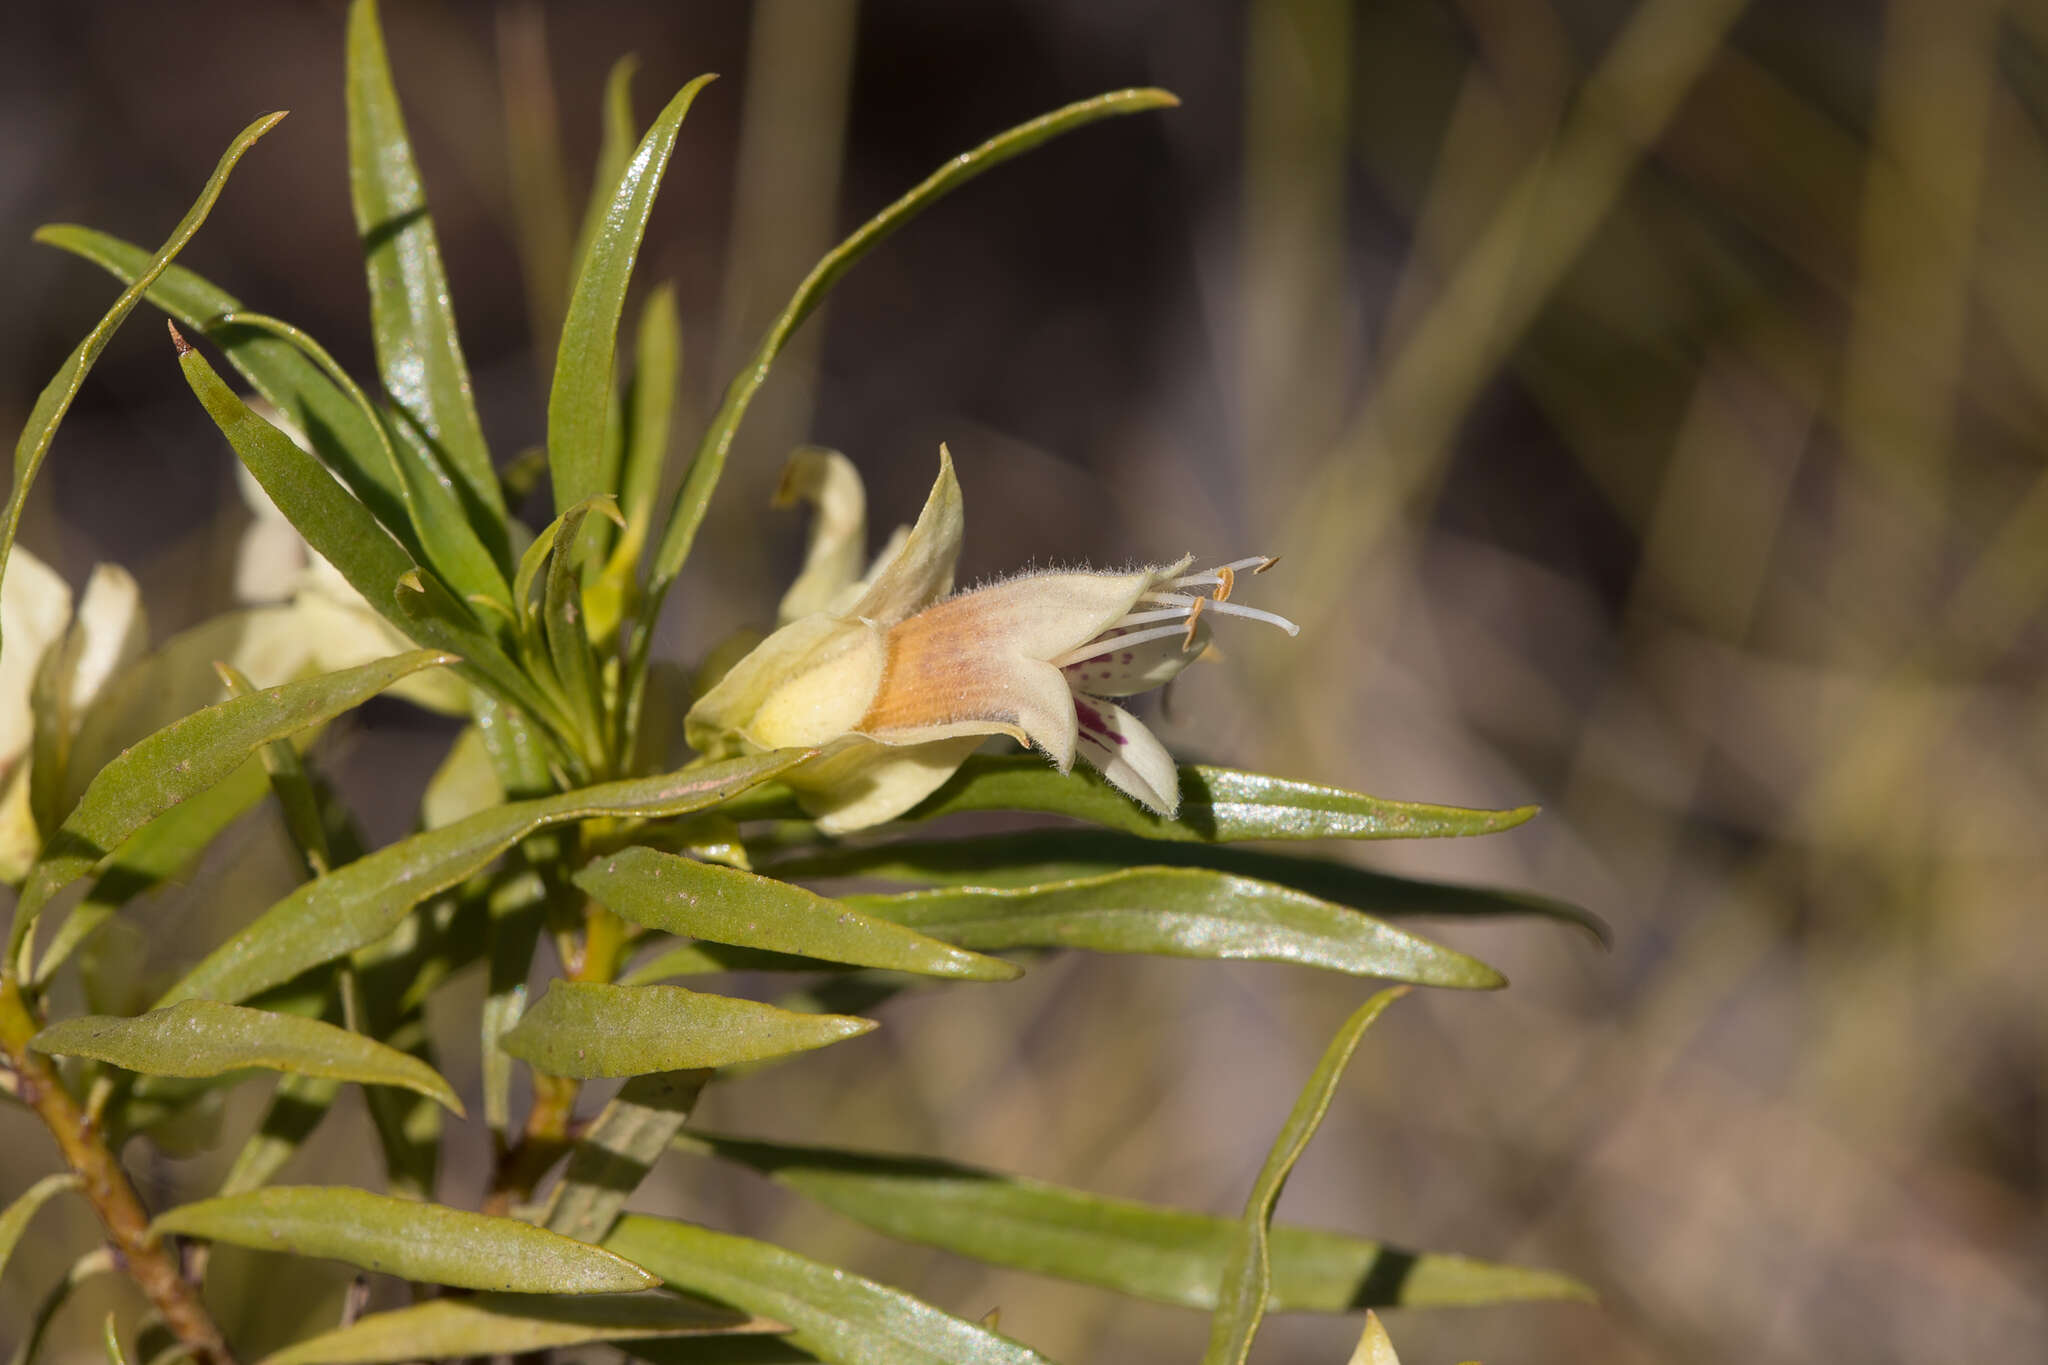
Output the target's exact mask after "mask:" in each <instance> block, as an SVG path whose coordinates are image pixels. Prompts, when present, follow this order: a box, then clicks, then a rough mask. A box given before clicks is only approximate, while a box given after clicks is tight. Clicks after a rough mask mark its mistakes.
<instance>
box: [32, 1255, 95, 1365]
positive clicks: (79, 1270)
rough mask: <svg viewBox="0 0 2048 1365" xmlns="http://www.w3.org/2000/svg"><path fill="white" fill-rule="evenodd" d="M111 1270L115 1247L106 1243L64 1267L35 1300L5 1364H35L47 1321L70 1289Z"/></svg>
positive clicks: (58, 1307) (68, 1298)
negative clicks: (46, 1290)
mask: <svg viewBox="0 0 2048 1365" xmlns="http://www.w3.org/2000/svg"><path fill="white" fill-rule="evenodd" d="M113 1273H114V1250H113V1248H112V1247H108V1246H97V1247H94V1248H93V1249H92V1250H91V1251H88V1252H86V1253H85V1254H84V1255H83V1256H80V1257H79V1258H78V1259H77V1260H75V1261H73V1262H72V1263H71V1265H70V1266H69V1267H68V1268H67V1269H66V1270H65V1272H64V1277H63V1278H62V1279H60V1280H58V1281H57V1283H55V1284H53V1285H51V1286H50V1289H49V1292H48V1293H46V1294H44V1295H43V1297H42V1299H41V1301H40V1302H38V1303H37V1304H36V1311H35V1316H34V1317H32V1318H31V1319H30V1320H29V1325H28V1330H27V1331H26V1332H24V1333H22V1335H21V1339H20V1340H19V1341H17V1342H16V1343H15V1345H14V1354H13V1355H11V1356H9V1357H8V1358H7V1360H8V1365H34V1361H35V1358H36V1357H37V1356H38V1355H39V1354H41V1352H42V1348H43V1338H44V1336H45V1335H47V1334H48V1332H49V1330H50V1324H51V1323H52V1322H54V1321H55V1320H56V1318H57V1314H58V1312H59V1311H60V1310H61V1309H62V1308H63V1307H64V1305H65V1304H66V1303H68V1302H69V1301H70V1299H71V1295H72V1293H73V1291H75V1290H76V1289H77V1288H78V1286H79V1285H81V1284H83V1283H84V1282H85V1281H87V1280H89V1279H91V1278H92V1277H93V1276H95V1275H111V1274H113Z"/></svg>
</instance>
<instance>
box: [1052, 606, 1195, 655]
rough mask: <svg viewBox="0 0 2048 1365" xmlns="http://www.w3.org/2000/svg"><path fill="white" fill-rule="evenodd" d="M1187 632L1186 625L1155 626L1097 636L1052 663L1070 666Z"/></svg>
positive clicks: (1180, 614) (1180, 613)
mask: <svg viewBox="0 0 2048 1365" xmlns="http://www.w3.org/2000/svg"><path fill="white" fill-rule="evenodd" d="M1174 614H1175V615H1176V616H1185V615H1186V613H1184V612H1175V613H1174ZM1186 633H1187V628H1186V627H1184V626H1154V627H1152V629H1150V630H1134V631H1132V632H1131V633H1130V634H1129V635H1111V636H1107V637H1104V636H1097V637H1096V638H1095V639H1093V640H1090V641H1089V642H1088V643H1087V644H1085V645H1082V646H1081V647H1080V648H1079V649H1070V650H1068V651H1067V652H1066V653H1065V654H1062V655H1060V657H1059V658H1057V659H1054V660H1053V661H1052V664H1053V667H1054V668H1068V667H1071V666H1072V665H1074V664H1077V663H1080V662H1081V661H1082V660H1084V659H1096V658H1100V657H1101V656H1102V655H1104V654H1114V653H1116V652H1117V651H1118V650H1120V649H1130V648H1132V647H1134V646H1136V645H1148V644H1151V643H1152V642H1153V641H1154V640H1164V639H1166V638H1167V637H1169V636H1173V635H1184V634H1186Z"/></svg>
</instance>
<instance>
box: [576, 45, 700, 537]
mask: <svg viewBox="0 0 2048 1365" xmlns="http://www.w3.org/2000/svg"><path fill="white" fill-rule="evenodd" d="M711 80H712V77H710V76H699V77H698V78H697V79H696V80H694V81H691V82H690V83H689V84H688V85H686V86H684V87H683V88H682V89H681V90H680V91H679V92H677V94H676V97H675V98H674V99H672V100H670V101H669V104H668V107H667V108H666V109H664V110H662V112H661V116H660V117H659V118H657V119H655V121H654V125H653V126H652V127H651V128H649V129H648V130H647V135H646V136H645V137H643V138H641V139H640V146H639V148H638V149H637V150H636V151H635V152H634V153H633V158H632V160H631V161H629V162H627V163H626V168H625V170H624V172H623V173H622V174H621V175H620V176H619V179H618V181H617V188H616V189H615V190H614V191H613V194H612V200H611V203H610V204H609V205H608V206H607V207H606V209H605V212H604V218H603V220H602V221H601V222H600V223H599V224H598V225H597V228H596V230H595V231H594V232H592V234H591V236H590V238H589V240H588V242H587V243H585V245H584V250H583V255H582V259H581V266H580V269H579V271H578V273H577V277H576V288H575V292H574V293H572V294H571V295H570V297H569V312H568V315H567V316H566V317H565V318H564V319H563V320H562V340H561V345H560V346H559V347H558V348H557V350H556V352H555V379H554V385H553V387H552V388H551V389H550V390H549V393H548V468H549V470H550V471H551V472H552V473H553V475H554V482H555V508H556V510H557V511H558V512H560V511H567V510H568V509H569V508H570V507H573V506H574V505H575V504H577V503H579V502H582V501H583V500H584V499H585V498H589V497H594V496H596V495H597V494H600V493H609V492H611V491H612V490H611V489H608V488H605V487H602V486H601V484H600V482H599V476H598V471H599V465H600V463H601V460H602V451H603V448H604V437H605V423H606V419H607V416H608V413H609V410H610V407H611V404H612V394H613V388H612V367H613V363H614V360H615V358H616V356H617V352H618V333H619V318H620V317H621V315H622V314H623V313H624V312H625V307H626V286H627V285H628V284H629V283H630V282H631V279H632V275H633V263H634V261H635V260H636V259H638V257H639V255H640V242H641V238H642V237H643V236H644V234H645V233H646V231H647V218H648V215H649V214H650V213H652V212H653V210H654V195H655V191H656V190H658V189H659V188H660V187H661V177H662V173H663V172H664V171H666V170H667V169H668V161H669V156H670V154H671V153H672V152H673V151H674V150H675V144H676V136H677V134H678V133H679V132H681V130H682V125H683V118H684V116H685V115H686V114H688V113H689V111H690V105H691V103H692V101H694V100H695V99H696V98H697V92H698V91H699V90H702V89H703V88H704V86H705V85H706V84H707V83H709V82H710V81H711Z"/></svg>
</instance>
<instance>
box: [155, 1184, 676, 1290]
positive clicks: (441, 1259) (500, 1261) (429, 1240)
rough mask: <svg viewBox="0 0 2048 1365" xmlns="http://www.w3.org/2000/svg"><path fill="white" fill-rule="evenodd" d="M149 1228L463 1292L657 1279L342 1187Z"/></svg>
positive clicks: (311, 1188)
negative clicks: (342, 1264)
mask: <svg viewBox="0 0 2048 1365" xmlns="http://www.w3.org/2000/svg"><path fill="white" fill-rule="evenodd" d="M150 1231H151V1233H153V1234H155V1235H158V1236H161V1235H162V1234H164V1233H167V1232H175V1233H178V1234H180V1235H182V1236H186V1237H204V1238H208V1239H210V1240H212V1241H216V1242H228V1243H231V1244H232V1245H235V1246H243V1247H249V1248H250V1249H252V1250H255V1251H282V1252H288V1253H290V1254H291V1255H294V1256H321V1257H326V1258H328V1259H330V1260H336V1261H346V1262H347V1263H348V1264H350V1265H355V1266H361V1267H362V1268H363V1269H365V1270H375V1271H378V1272H380V1273H382V1274H386V1275H396V1276H399V1277H400V1278H402V1279H407V1280H422V1281H425V1282H426V1283H428V1284H445V1285H451V1286H453V1287H455V1288H457V1289H494V1290H499V1291H502V1292H505V1293H512V1294H622V1293H629V1292H631V1291H633V1290H636V1289H651V1288H653V1287H654V1285H655V1284H656V1283H658V1281H657V1280H656V1279H655V1278H654V1277H653V1276H652V1275H649V1274H647V1273H646V1272H645V1271H642V1270H641V1269H640V1268H639V1267H638V1266H636V1265H634V1264H633V1263H632V1262H630V1261H627V1260H625V1259H622V1258H621V1257H620V1256H618V1255H617V1254H615V1253H613V1252H609V1251H606V1250H604V1249H602V1248H600V1247H594V1246H590V1245H588V1244H587V1243H584V1242H575V1241H571V1240H570V1239H569V1238H567V1237H563V1236H561V1235H560V1234H559V1233H553V1232H549V1231H547V1230H546V1229H545V1228H537V1227H534V1226H533V1225H532V1224H530V1223H522V1222H520V1221H519V1220H518V1219H516V1218H497V1217H493V1216H491V1215H490V1214H483V1213H467V1212H464V1211H463V1210H460V1209H451V1208H446V1207H444V1206H442V1205H439V1204H423V1203H419V1202H417V1201H415V1200H410V1199H394V1198H392V1197H391V1196H390V1195H383V1194H371V1193H370V1192H369V1191H368V1190H356V1189H349V1188H347V1187H344V1186H338V1185H278V1186H273V1187H271V1188H268V1189H261V1190H251V1191H250V1192H248V1193H247V1194H237V1195H229V1196H227V1197H225V1198H219V1199H202V1200H199V1201H198V1202H197V1203H192V1204H184V1205H180V1206H179V1207H177V1208H174V1209H172V1210H170V1211H169V1212H167V1213H164V1214H161V1215H159V1216H158V1218H157V1220H156V1221H155V1222H154V1223H152V1224H150Z"/></svg>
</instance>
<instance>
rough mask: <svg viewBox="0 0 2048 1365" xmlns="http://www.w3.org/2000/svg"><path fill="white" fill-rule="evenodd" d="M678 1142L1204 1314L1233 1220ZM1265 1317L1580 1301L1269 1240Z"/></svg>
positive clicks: (880, 1217) (933, 1170)
mask: <svg viewBox="0 0 2048 1365" xmlns="http://www.w3.org/2000/svg"><path fill="white" fill-rule="evenodd" d="M677 1145H678V1146H679V1147H681V1148H683V1149H684V1150H686V1151H700V1152H704V1153H706V1154H708V1155H711V1156H716V1157H719V1158H721V1159H724V1160H727V1161H737V1162H739V1163H741V1164H743V1165H746V1166H750V1167H752V1168H753V1169H754V1170H757V1171H759V1172H761V1173H762V1174H764V1175H767V1176H770V1177H772V1178H773V1179H774V1180H775V1181H776V1182H777V1183H778V1184H781V1185H785V1186H787V1187H788V1188H790V1189H792V1190H795V1191H796V1192H797V1193H799V1194H801V1195H803V1196H805V1197H806V1198H808V1199H814V1200H816V1201H817V1202H819V1203H820V1204H823V1205H824V1206H825V1207H827V1208H829V1209H831V1210H833V1211H834V1212H836V1213H840V1214H843V1215H845V1216H846V1217H848V1218H851V1219H853V1220H855V1221H856V1222H859V1223H863V1224H866V1225H867V1226H868V1227H871V1228H873V1229H875V1230H876V1231H877V1232H881V1233H885V1234H887V1235H888V1236H891V1237H897V1238H901V1239H902V1240H904V1241H906V1242H916V1243H919V1244H920V1245H923V1246H933V1247H939V1248H942V1249H943V1250H946V1251H950V1252H954V1253H956V1254H958V1255H961V1256H967V1257H971V1258H972V1259H974V1260H977V1261H983V1262H986V1263H988V1264H990V1265H999V1266H1007V1267H1009V1268H1011V1269H1014V1270H1028V1271H1031V1272H1033V1273H1034V1274H1039V1275H1053V1276H1057V1277H1059V1278H1060V1279H1065V1280H1074V1281H1077V1282H1079V1283H1082V1284H1092V1285H1096V1286H1098V1287H1100V1288H1103V1289H1109V1290H1113V1291H1115V1292H1116V1293H1119V1294H1129V1295H1131V1296H1133V1297H1135V1298H1141V1299H1152V1300H1155V1301H1157V1302H1160V1303H1171V1304H1178V1305H1180V1306H1181V1307H1184V1308H1199V1309H1202V1310H1204V1311H1207V1310H1209V1309H1213V1308H1214V1307H1215V1306H1216V1286H1217V1284H1218V1282H1219V1281H1220V1279H1221V1278H1222V1274H1223V1262H1224V1259H1225V1257H1226V1256H1227V1254H1228V1252H1229V1249H1230V1246H1231V1243H1232V1241H1233V1240H1234V1239H1235V1237H1236V1236H1237V1233H1238V1228H1239V1222H1238V1220H1236V1219H1231V1218H1217V1217H1214V1216H1212V1215H1209V1214H1201V1213H1189V1212H1185V1211H1183V1210H1180V1209H1169V1208H1161V1207H1159V1206H1157V1205H1153V1204H1141V1203H1138V1202H1136V1201H1133V1200H1129V1199H1112V1198H1109V1197H1107V1196H1104V1195H1095V1194H1088V1193H1086V1192H1084V1191H1081V1190H1075V1189H1069V1188H1066V1187H1064V1186H1060V1185H1051V1184H1047V1183H1046V1182H1044V1181H1039V1180H1031V1179H1027V1178H1025V1177H1023V1176H1013V1175H1004V1174H1002V1173H1000V1172H997V1171H988V1170H982V1169H979V1168H977V1167H973V1166H961V1165H956V1164H954V1163H952V1162H949V1161H938V1160H934V1159H930V1158H925V1157H898V1156H882V1155H878V1154H875V1153H869V1152H848V1151H838V1150H835V1149H832V1148H828V1147H798V1146H790V1145H787V1144H783V1143H772V1142H750V1141H745V1140H742V1139H737V1138H725V1137H716V1136H710V1135H705V1134H698V1133H692V1134H690V1135H688V1136H686V1137H684V1138H682V1139H681V1140H680V1141H679V1142H678V1143H677ZM1271 1252H1272V1259H1271V1265H1272V1286H1271V1289H1270V1291H1269V1294H1268V1307H1269V1308H1271V1309H1272V1310H1273V1311H1275V1312H1287V1311H1301V1312H1314V1313H1343V1312H1350V1311H1353V1310H1356V1309H1359V1308H1368V1307H1384V1308H1395V1307H1401V1308H1440V1307H1453V1306H1471V1305H1478V1304H1487V1303H1506V1302H1513V1301H1518V1300H1526V1299H1587V1298H1590V1297H1592V1296H1591V1294H1590V1293H1589V1292H1588V1291H1587V1289H1586V1288H1585V1286H1583V1285H1581V1284H1580V1283H1579V1282H1578V1281H1576V1280H1574V1279H1572V1278H1570V1277H1569V1276H1566V1275H1559V1274H1556V1273H1555V1272H1552V1271H1547V1270H1526V1269H1523V1268H1521V1267H1518V1266H1508V1265H1499V1264H1496V1263H1493V1262H1489V1261H1477V1260H1472V1259H1469V1258H1467V1257H1464V1256H1447V1255H1441V1254H1437V1253H1434V1252H1413V1251H1404V1250H1401V1249H1400V1248H1397V1247H1388V1246H1383V1245H1381V1244H1380V1243H1378V1242H1369V1241H1366V1240H1365V1239H1363V1238H1359V1237H1349V1236H1346V1235H1344V1234H1343V1233H1340V1232H1325V1231H1322V1230H1321V1229H1316V1228H1303V1227H1292V1226H1288V1225H1284V1224H1282V1225H1279V1226H1276V1227H1274V1228H1273V1229H1272V1232H1271Z"/></svg>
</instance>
